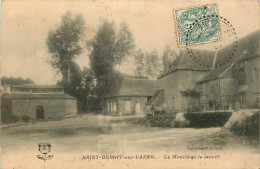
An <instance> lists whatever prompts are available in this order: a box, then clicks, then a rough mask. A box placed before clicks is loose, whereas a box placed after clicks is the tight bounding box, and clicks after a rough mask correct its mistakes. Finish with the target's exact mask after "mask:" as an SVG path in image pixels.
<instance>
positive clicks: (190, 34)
mask: <svg viewBox="0 0 260 169" xmlns="http://www.w3.org/2000/svg"><path fill="white" fill-rule="evenodd" d="M218 21H219V22H220V23H221V32H218V31H220V30H218V29H214V24H216V23H218ZM219 33H221V39H220V40H219V41H214V42H209V43H204V44H203V45H191V44H192V42H193V41H195V40H196V39H198V38H199V39H203V38H208V37H212V36H214V34H219ZM236 48H237V36H236V32H235V28H234V27H233V25H232V24H231V23H230V22H229V21H228V20H227V19H226V18H223V17H219V16H218V15H207V16H203V17H201V18H199V19H197V20H195V22H193V23H192V24H191V26H190V29H188V30H187V34H186V49H187V52H188V54H189V56H190V57H191V58H192V60H194V61H195V62H196V63H197V64H199V65H201V66H204V67H207V68H210V67H212V64H209V63H207V61H206V60H205V59H204V58H203V57H202V56H204V55H205V52H208V51H211V52H212V53H215V55H216V56H219V58H217V59H216V58H215V59H214V60H215V61H214V66H215V67H220V66H223V65H225V64H226V63H228V62H229V61H230V60H231V59H232V58H233V57H234V55H235V52H236ZM205 49H206V50H205ZM220 49H221V50H220Z"/></svg>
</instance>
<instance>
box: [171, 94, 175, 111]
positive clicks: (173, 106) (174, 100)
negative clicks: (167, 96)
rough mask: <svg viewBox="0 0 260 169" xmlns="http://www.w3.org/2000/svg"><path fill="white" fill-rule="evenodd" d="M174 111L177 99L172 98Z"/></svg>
mask: <svg viewBox="0 0 260 169" xmlns="http://www.w3.org/2000/svg"><path fill="white" fill-rule="evenodd" d="M172 110H175V99H174V97H172Z"/></svg>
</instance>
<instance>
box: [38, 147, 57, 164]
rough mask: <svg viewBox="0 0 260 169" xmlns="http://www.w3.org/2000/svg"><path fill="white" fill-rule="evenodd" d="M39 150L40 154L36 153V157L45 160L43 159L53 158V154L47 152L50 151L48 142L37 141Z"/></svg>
mask: <svg viewBox="0 0 260 169" xmlns="http://www.w3.org/2000/svg"><path fill="white" fill-rule="evenodd" d="M38 146H39V152H40V153H41V154H42V155H37V157H38V158H39V159H41V160H43V161H44V162H45V160H50V159H52V158H53V155H48V156H47V154H48V153H49V152H50V151H51V144H50V143H39V144H38Z"/></svg>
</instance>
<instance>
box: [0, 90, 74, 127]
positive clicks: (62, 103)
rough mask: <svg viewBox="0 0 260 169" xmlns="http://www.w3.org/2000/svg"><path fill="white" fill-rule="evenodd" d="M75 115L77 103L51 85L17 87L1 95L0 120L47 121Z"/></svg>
mask: <svg viewBox="0 0 260 169" xmlns="http://www.w3.org/2000/svg"><path fill="white" fill-rule="evenodd" d="M76 115H77V101H76V99H75V98H74V97H71V96H69V95H67V94H64V89H63V88H62V87H59V86H52V85H17V86H13V87H11V88H10V92H9V93H6V94H2V95H1V117H2V118H1V119H2V121H3V122H5V121H8V119H9V118H18V119H21V118H24V117H29V118H32V119H48V118H62V117H71V116H76Z"/></svg>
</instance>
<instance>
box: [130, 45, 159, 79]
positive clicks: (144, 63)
mask: <svg viewBox="0 0 260 169" xmlns="http://www.w3.org/2000/svg"><path fill="white" fill-rule="evenodd" d="M134 57H135V64H136V70H135V76H137V77H148V78H157V77H158V76H159V75H160V74H161V73H162V63H161V61H160V59H159V57H158V53H157V51H155V50H154V51H152V52H150V53H144V52H142V51H141V50H140V49H139V50H137V51H136V53H135V56H134Z"/></svg>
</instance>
